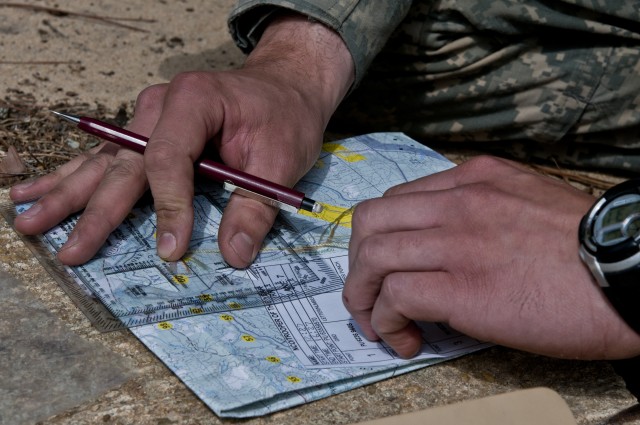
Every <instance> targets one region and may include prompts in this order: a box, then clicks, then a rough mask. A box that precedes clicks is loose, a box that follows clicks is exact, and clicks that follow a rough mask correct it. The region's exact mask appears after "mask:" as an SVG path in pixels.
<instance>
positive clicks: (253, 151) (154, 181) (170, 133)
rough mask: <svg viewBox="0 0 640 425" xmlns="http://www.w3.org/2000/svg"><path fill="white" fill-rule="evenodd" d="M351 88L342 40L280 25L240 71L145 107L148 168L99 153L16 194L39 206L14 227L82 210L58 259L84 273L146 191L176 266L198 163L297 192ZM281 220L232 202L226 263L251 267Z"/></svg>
mask: <svg viewBox="0 0 640 425" xmlns="http://www.w3.org/2000/svg"><path fill="white" fill-rule="evenodd" d="M353 78H354V65H353V61H352V59H351V56H350V54H349V52H348V50H347V48H346V46H345V45H344V43H343V41H342V40H341V38H340V36H339V35H338V34H336V33H335V32H333V31H332V30H330V29H329V28H327V27H325V26H323V25H322V24H319V23H316V22H310V21H309V20H308V19H307V18H306V17H304V16H300V15H282V16H280V17H278V18H275V19H274V21H273V22H272V23H271V24H270V25H269V26H268V27H267V28H266V30H265V32H264V34H263V35H262V38H261V40H260V43H259V44H258V46H257V47H256V49H255V50H254V51H253V52H252V53H251V55H250V56H249V57H248V58H247V61H246V63H245V65H244V66H243V67H242V68H241V69H238V70H234V71H225V72H190V73H185V74H180V75H178V76H176V77H175V78H174V79H173V80H171V82H169V83H168V84H161V85H156V86H151V87H149V88H147V89H145V90H144V91H143V92H142V93H141V94H140V95H139V96H138V100H137V102H136V112H135V116H134V119H133V120H132V122H131V124H130V125H129V126H128V129H129V130H131V131H134V132H137V133H140V134H142V135H146V136H149V143H148V145H147V149H146V151H145V154H144V158H143V156H142V155H140V154H137V153H135V152H132V151H129V150H126V149H118V148H117V147H116V146H115V145H113V144H111V143H104V144H102V145H100V146H99V147H97V148H95V149H93V150H92V151H89V152H87V153H85V154H83V155H81V156H79V157H77V158H75V159H73V160H71V161H70V162H68V163H67V164H64V165H63V166H62V167H60V168H59V169H58V170H56V171H55V172H53V173H51V174H49V175H46V176H44V177H41V178H39V179H36V180H35V181H33V182H30V183H26V184H19V185H16V186H14V187H13V188H12V190H11V192H10V196H11V198H12V199H13V201H14V202H23V201H27V200H33V199H38V201H37V202H36V204H35V205H34V206H33V207H32V208H31V209H30V210H28V211H27V212H25V213H23V214H21V215H19V216H18V217H17V218H16V220H15V227H16V229H17V230H18V231H20V232H22V233H25V234H38V233H42V232H44V231H46V230H48V229H49V228H51V227H52V226H54V225H56V224H58V223H60V222H61V221H62V220H63V219H65V218H66V217H67V216H68V215H69V214H72V213H75V212H78V211H80V210H82V209H84V211H83V213H82V215H81V217H80V219H79V221H78V222H77V224H76V226H75V228H74V230H73V232H72V234H71V235H70V236H69V240H68V241H67V243H66V244H65V245H64V246H63V248H62V250H61V251H60V252H59V253H58V257H59V259H60V260H61V261H62V262H63V263H64V264H68V265H77V264H81V263H84V262H86V261H88V260H89V259H90V258H91V257H92V256H93V255H94V254H95V253H96V252H97V251H98V249H99V248H100V247H101V246H102V244H103V243H104V241H105V240H106V238H107V237H108V235H109V234H110V233H111V232H112V231H113V230H114V229H115V228H116V227H117V226H118V225H119V224H120V223H121V222H122V220H123V219H124V218H125V217H126V215H127V214H128V212H129V211H130V210H131V208H132V207H133V205H134V204H135V202H136V201H137V200H138V199H139V197H140V196H142V194H143V193H144V192H145V190H146V189H147V188H150V189H151V193H152V195H153V198H154V204H155V209H156V213H157V217H158V222H157V226H158V227H157V245H158V254H159V255H160V256H161V257H162V258H164V259H166V260H170V261H175V260H178V259H179V258H180V257H181V256H182V255H183V254H184V253H185V251H186V249H187V247H188V244H189V240H190V237H191V231H192V226H193V207H192V203H193V174H194V168H193V163H194V161H196V159H197V158H198V157H199V156H200V155H201V154H202V152H203V151H204V150H205V147H206V146H207V144H208V143H213V144H214V145H215V148H217V150H218V152H219V155H220V157H221V158H222V160H223V161H224V162H225V163H226V164H227V165H229V166H231V167H234V168H237V169H240V170H243V171H245V172H248V173H250V174H253V175H256V176H259V177H262V178H265V179H267V180H271V181H274V182H276V183H280V184H283V185H286V186H293V185H294V184H295V183H296V182H297V181H298V179H300V177H302V176H303V175H304V174H305V173H306V172H307V171H308V170H309V168H310V167H311V166H312V165H313V164H314V162H315V160H316V159H317V156H318V154H319V151H320V147H321V143H322V134H323V132H324V129H325V127H326V124H327V122H328V120H329V118H330V116H331V114H332V113H333V112H334V111H335V108H336V107H337V105H338V103H339V102H340V101H341V100H342V98H343V97H344V95H345V93H346V92H347V90H348V89H349V87H350V86H351V84H352V82H353ZM276 215H277V210H275V209H274V208H273V207H269V206H266V205H264V204H261V203H259V202H257V201H254V200H251V199H248V198H245V197H242V196H236V195H234V196H232V197H231V200H230V202H229V205H228V206H227V208H226V210H225V212H224V215H223V219H222V223H221V225H220V230H219V235H218V242H219V246H220V250H221V252H222V255H223V256H224V258H225V260H226V261H227V262H228V263H229V264H230V265H232V266H234V267H246V266H248V265H249V264H250V263H251V262H252V261H253V259H254V258H255V256H256V254H257V252H258V250H259V248H260V246H261V244H262V240H263V239H264V237H265V235H266V234H267V232H268V231H269V229H270V228H271V226H272V224H273V221H274V220H275V217H276Z"/></svg>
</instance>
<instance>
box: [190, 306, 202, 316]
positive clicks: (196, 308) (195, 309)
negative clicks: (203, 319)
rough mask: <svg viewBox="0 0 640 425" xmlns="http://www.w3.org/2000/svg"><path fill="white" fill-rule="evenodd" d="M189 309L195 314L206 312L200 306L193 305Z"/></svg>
mask: <svg viewBox="0 0 640 425" xmlns="http://www.w3.org/2000/svg"><path fill="white" fill-rule="evenodd" d="M189 311H190V312H191V313H193V314H202V313H204V309H202V308H200V307H191V308H190V309H189Z"/></svg>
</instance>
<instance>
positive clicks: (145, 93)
mask: <svg viewBox="0 0 640 425" xmlns="http://www.w3.org/2000/svg"><path fill="white" fill-rule="evenodd" d="M166 91H167V89H166V85H164V84H157V85H154V86H149V87H147V88H145V89H144V90H142V91H141V92H140V94H139V95H138V98H137V99H136V107H135V111H136V113H144V112H148V111H155V110H157V109H159V108H160V107H161V105H162V101H163V99H164V95H165V93H166Z"/></svg>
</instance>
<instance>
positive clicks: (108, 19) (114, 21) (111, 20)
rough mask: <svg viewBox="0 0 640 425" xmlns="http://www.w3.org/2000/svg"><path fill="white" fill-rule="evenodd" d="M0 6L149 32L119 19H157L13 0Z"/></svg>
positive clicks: (148, 21) (153, 20)
mask: <svg viewBox="0 0 640 425" xmlns="http://www.w3.org/2000/svg"><path fill="white" fill-rule="evenodd" d="M0 7H13V8H17V9H28V10H32V11H35V12H46V13H49V14H51V15H54V16H73V17H79V18H87V19H94V20H97V21H100V22H103V23H106V24H109V25H115V26H118V27H121V28H126V29H129V30H131V31H140V32H148V31H147V30H145V29H143V28H138V27H134V26H132V25H126V24H123V23H121V22H118V21H130V22H145V23H152V22H156V21H155V19H146V18H122V17H114V16H100V15H94V14H92V13H83V12H75V11H71V10H63V9H57V8H55V7H47V6H37V5H32V4H22V3H12V2H0Z"/></svg>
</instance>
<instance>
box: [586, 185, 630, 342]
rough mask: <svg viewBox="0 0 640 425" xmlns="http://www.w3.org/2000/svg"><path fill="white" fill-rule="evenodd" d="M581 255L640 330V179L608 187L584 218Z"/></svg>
mask: <svg viewBox="0 0 640 425" xmlns="http://www.w3.org/2000/svg"><path fill="white" fill-rule="evenodd" d="M579 238H580V257H581V258H582V260H583V261H584V262H585V263H586V264H587V266H588V267H589V269H590V270H591V273H592V274H593V275H594V276H595V278H596V281H597V282H598V284H599V285H600V287H601V288H602V291H603V292H604V294H605V295H606V296H607V298H608V299H609V301H610V302H611V304H612V305H613V307H614V308H615V309H616V310H617V311H618V313H619V314H620V316H621V317H622V318H623V319H624V320H625V321H626V322H627V323H628V324H629V326H630V327H631V328H633V329H634V330H635V331H636V332H638V333H640V308H639V306H640V179H632V180H628V181H625V182H623V183H620V184H618V185H616V186H614V187H612V188H611V189H609V190H607V191H606V192H605V193H604V194H603V195H602V197H600V198H599V199H598V200H597V201H596V203H595V204H594V205H593V207H591V209H590V210H589V212H588V213H587V214H586V215H585V216H584V217H583V218H582V221H581V222H580V231H579Z"/></svg>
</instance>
